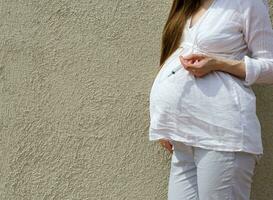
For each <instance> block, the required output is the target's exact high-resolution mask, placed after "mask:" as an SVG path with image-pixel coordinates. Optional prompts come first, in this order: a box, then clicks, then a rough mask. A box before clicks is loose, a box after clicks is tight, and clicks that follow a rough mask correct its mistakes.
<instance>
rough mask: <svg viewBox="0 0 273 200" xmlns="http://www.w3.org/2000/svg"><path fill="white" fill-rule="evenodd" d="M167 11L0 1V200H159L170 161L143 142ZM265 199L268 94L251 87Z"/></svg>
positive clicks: (97, 0) (272, 94)
mask: <svg viewBox="0 0 273 200" xmlns="http://www.w3.org/2000/svg"><path fill="white" fill-rule="evenodd" d="M170 5H171V1H170V0H169V1H158V0H145V1H136V0H127V1H121V0H111V1H110V0H108V1H106V0H102V1H101V0H91V1H90V0H89V1H88V0H77V1H75V0H61V1H59V0H29V1H28V0H25V1H15V0H9V1H4V0H1V1H0V8H1V12H0V133H1V134H0V199H1V200H2V199H3V200H6V199H11V200H17V199H20V200H21V199H22V200H28V199H31V200H32V199H33V200H40V199H41V200H42V199H43V200H47V199H56V200H63V199H64V200H67V199H69V200H70V199H73V200H74V199H75V200H76V199H78V200H86V199H92V200H93V199H107V200H108V199H116V200H121V199H128V200H138V199H139V200H153V199H155V200H161V199H162V200H163V199H166V194H167V184H168V175H169V167H170V155H169V154H168V153H167V152H166V151H164V150H163V149H162V148H161V147H160V146H159V145H158V144H155V143H152V142H149V141H148V125H149V123H148V122H149V113H148V111H149V110H148V105H149V102H148V100H149V91H150V87H151V84H152V81H153V79H154V77H155V74H156V72H157V68H156V66H157V65H158V62H159V61H158V58H159V47H160V36H161V30H162V28H163V24H164V20H165V19H166V16H167V13H168V11H169V8H170ZM254 89H255V92H256V94H257V110H258V115H259V118H260V120H261V122H262V126H263V143H264V153H265V155H264V157H263V159H262V161H261V165H260V166H259V167H258V168H257V174H256V176H255V180H254V183H253V194H252V196H253V199H255V200H264V199H267V200H269V199H273V191H272V190H270V189H272V188H273V182H272V179H273V159H272V156H273V153H272V152H273V145H272V142H273V134H272V130H273V123H272V122H273V115H272V113H273V87H254Z"/></svg>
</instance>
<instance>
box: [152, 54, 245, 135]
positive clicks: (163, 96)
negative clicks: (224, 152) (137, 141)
mask: <svg viewBox="0 0 273 200" xmlns="http://www.w3.org/2000/svg"><path fill="white" fill-rule="evenodd" d="M178 64H180V63H179V60H178V59H177V60H176V61H174V62H173V63H172V65H171V66H165V69H164V70H162V71H161V72H160V73H159V74H158V76H157V77H156V79H155V81H154V84H153V86H152V89H151V93H150V112H151V116H153V114H155V115H156V116H160V115H166V114H169V115H173V116H176V117H179V118H181V120H180V121H183V118H196V119H197V120H201V121H203V122H205V123H209V124H214V125H217V126H221V127H224V128H226V129H231V130H241V125H242V124H241V114H240V112H241V108H240V102H239V98H238V94H237V93H236V91H235V88H234V83H233V79H232V77H231V75H230V74H228V73H225V72H222V71H214V72H211V73H209V74H207V75H205V76H203V77H200V78H198V77H195V76H193V75H192V74H191V73H189V72H188V71H187V70H185V69H183V67H182V66H181V70H179V71H178V72H176V73H175V74H173V75H171V76H169V77H168V74H169V73H170V72H171V69H172V68H174V67H175V66H176V65H178ZM180 65H181V64H180Z"/></svg>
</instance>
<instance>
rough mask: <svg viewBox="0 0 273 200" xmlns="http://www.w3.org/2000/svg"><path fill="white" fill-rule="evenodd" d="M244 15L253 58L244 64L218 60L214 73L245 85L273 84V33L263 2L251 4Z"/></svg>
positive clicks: (247, 38) (248, 42) (236, 61)
mask: <svg viewBox="0 0 273 200" xmlns="http://www.w3.org/2000/svg"><path fill="white" fill-rule="evenodd" d="M249 1H250V2H249V4H250V5H248V7H247V8H246V9H245V12H244V15H243V16H244V20H243V21H244V25H243V34H244V38H245V41H246V44H247V46H248V50H249V52H248V53H249V54H246V55H245V56H244V58H243V60H240V61H238V60H228V59H222V58H220V59H219V58H217V59H216V60H215V61H214V63H215V65H214V66H213V69H215V70H220V71H224V72H228V73H231V74H233V75H235V76H237V77H238V78H240V79H242V81H243V84H244V85H247V86H250V85H253V84H273V30H272V25H271V21H270V16H269V13H268V9H267V7H266V5H265V4H264V3H263V2H262V0H255V4H254V3H253V1H251V0H249Z"/></svg>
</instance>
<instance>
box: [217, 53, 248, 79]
mask: <svg viewBox="0 0 273 200" xmlns="http://www.w3.org/2000/svg"><path fill="white" fill-rule="evenodd" d="M213 70H219V71H224V72H228V73H230V74H232V75H235V76H237V77H238V78H240V79H242V80H243V81H244V80H245V78H246V71H245V70H246V66H245V62H244V61H240V60H229V59H223V58H217V59H215V61H214V65H213Z"/></svg>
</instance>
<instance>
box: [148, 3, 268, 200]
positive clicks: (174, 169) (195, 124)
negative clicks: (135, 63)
mask: <svg viewBox="0 0 273 200" xmlns="http://www.w3.org/2000/svg"><path fill="white" fill-rule="evenodd" d="M253 84H267V85H269V84H273V30H272V25H271V21H270V17H269V9H268V4H267V2H266V1H265V0H174V1H173V4H172V7H171V11H170V13H169V16H168V19H167V22H166V24H165V27H164V30H163V35H162V46H161V59H160V68H159V72H158V74H157V76H156V78H155V80H154V82H153V85H152V88H151V91H150V92H151V93H150V127H149V140H150V141H153V140H157V141H158V142H159V143H160V144H161V145H162V146H164V147H165V148H166V149H167V150H169V151H170V153H171V154H172V160H171V170H170V177H169V186H168V187H169V188H168V200H197V199H198V200H249V199H250V192H251V183H252V177H253V175H254V174H255V173H254V169H255V167H256V165H257V163H259V161H260V158H261V157H262V155H263V146H262V140H261V126H260V122H259V120H258V118H257V115H256V96H255V94H254V92H253V90H252V88H251V86H252V85H253Z"/></svg>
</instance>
